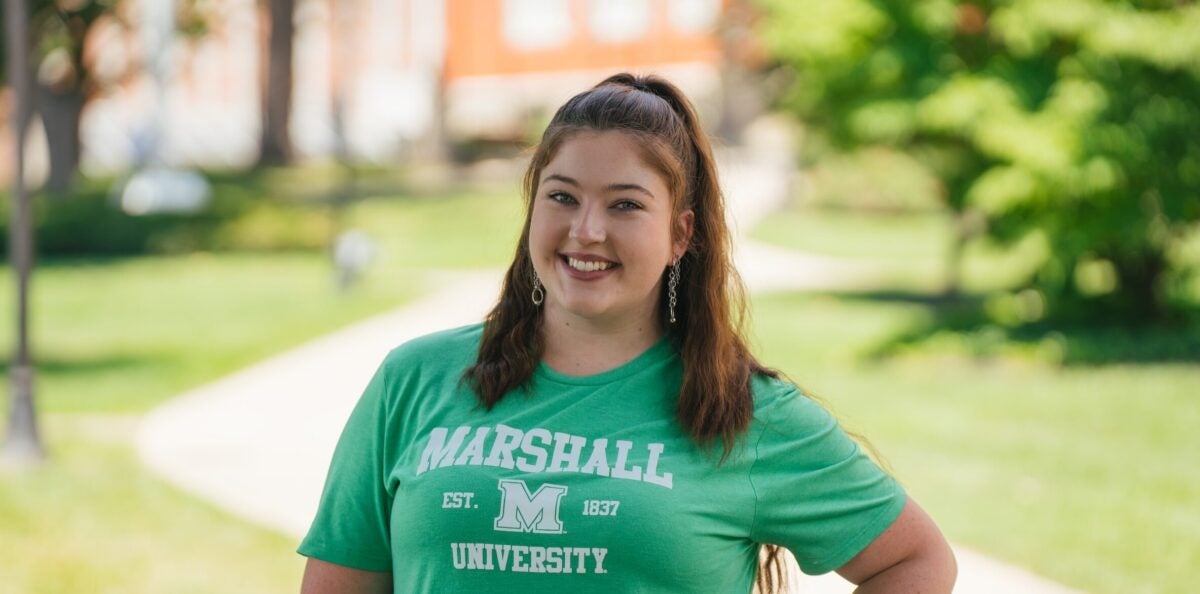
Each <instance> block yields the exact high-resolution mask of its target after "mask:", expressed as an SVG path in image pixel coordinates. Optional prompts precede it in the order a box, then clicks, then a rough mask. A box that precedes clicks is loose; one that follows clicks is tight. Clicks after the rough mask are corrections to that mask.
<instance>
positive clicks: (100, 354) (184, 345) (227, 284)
mask: <svg viewBox="0 0 1200 594" xmlns="http://www.w3.org/2000/svg"><path fill="white" fill-rule="evenodd" d="M32 286H33V291H32V297H31V298H32V304H31V312H32V322H31V330H32V337H33V338H32V340H33V345H34V356H35V359H36V360H37V362H38V365H39V369H38V372H39V373H38V399H39V406H40V408H41V409H42V410H45V411H47V412H130V411H141V410H146V409H147V408H149V407H150V406H152V405H154V404H156V403H159V402H162V401H163V400H165V399H167V398H170V397H171V396H174V395H176V394H178V393H180V392H181V391H183V390H186V389H188V388H191V387H193V386H196V385H198V384H200V383H202V382H204V381H205V380H208V379H212V378H215V377H219V376H221V375H224V374H226V373H229V372H231V371H234V370H236V369H238V368H239V367H242V366H244V365H246V364H247V363H249V362H252V361H255V360H258V359H261V358H264V357H266V356H268V355H270V354H272V353H275V352H277V351H279V350H281V349H283V348H286V347H288V346H291V345H294V344H297V343H299V342H302V341H303V340H304V339H307V338H311V337H315V336H319V335H321V334H323V333H325V332H328V331H331V330H334V329H336V328H338V327H340V326H343V325H345V324H346V323H348V322H350V321H352V320H356V319H359V318H362V317H365V316H367V315H369V314H372V313H375V312H379V311H383V310H385V309H387V308H389V307H391V306H394V305H397V304H399V303H401V302H402V301H403V300H405V299H406V298H408V297H410V296H412V295H413V294H415V293H416V291H417V290H418V289H419V284H418V283H411V284H407V283H405V282H402V281H401V280H400V279H399V278H387V277H381V276H379V275H375V276H372V277H370V278H368V279H367V282H366V283H364V284H363V285H362V286H360V287H357V288H356V289H355V290H354V291H351V292H347V293H342V292H340V291H338V290H337V289H336V287H335V286H334V283H333V281H332V273H331V271H330V265H329V264H328V262H327V258H325V257H324V256H323V255H321V254H252V255H247V254H222V255H212V254H196V255H191V256H172V257H150V256H148V257H138V258H129V259H121V260H110V261H76V262H59V263H54V264H50V265H47V266H44V267H42V268H40V269H39V270H38V271H37V273H36V275H35V277H34V282H33V285H32ZM10 303H11V295H5V296H4V299H3V301H0V310H3V311H11V305H10ZM0 326H2V328H3V331H4V334H5V335H6V336H11V335H12V329H11V318H6V319H5V320H4V323H3V324H2V325H0ZM7 348H11V345H7ZM6 350H7V349H6Z"/></svg>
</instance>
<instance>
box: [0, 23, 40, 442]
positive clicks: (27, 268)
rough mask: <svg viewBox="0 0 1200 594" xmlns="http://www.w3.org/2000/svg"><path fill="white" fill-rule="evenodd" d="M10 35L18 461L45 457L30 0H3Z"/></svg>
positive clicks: (13, 415) (12, 435)
mask: <svg viewBox="0 0 1200 594" xmlns="http://www.w3.org/2000/svg"><path fill="white" fill-rule="evenodd" d="M4 22H5V24H6V28H7V31H5V38H6V39H7V43H8V47H7V48H6V49H7V50H8V78H9V84H10V87H11V88H12V90H13V96H14V98H15V101H14V104H15V109H14V110H13V112H14V113H13V131H14V136H13V188H12V196H11V200H10V202H11V208H12V218H11V225H10V231H9V252H8V253H9V254H10V257H11V259H12V270H13V274H14V275H15V276H16V281H17V300H16V301H17V311H16V314H17V324H16V327H17V341H16V342H17V343H16V348H15V350H14V352H13V360H12V365H11V366H10V367H9V381H10V382H11V391H10V394H11V399H12V404H11V407H10V409H9V410H10V412H9V417H8V433H7V434H6V436H5V439H4V447H3V450H2V451H0V456H2V457H3V458H4V460H5V461H7V462H10V463H17V464H35V463H38V462H40V461H42V460H43V459H45V456H46V453H45V448H43V447H42V441H41V438H40V437H39V435H38V428H37V414H36V411H35V409H34V407H33V363H32V362H31V361H30V356H29V276H30V272H31V271H32V269H33V218H32V216H31V208H30V207H31V205H30V199H29V192H28V191H27V189H26V188H25V131H26V130H27V129H28V127H29V119H30V114H31V113H32V93H31V92H30V91H31V90H32V89H31V83H32V80H31V78H30V77H31V71H30V68H29V37H28V35H29V31H28V25H29V12H28V7H27V6H26V2H25V0H5V1H4Z"/></svg>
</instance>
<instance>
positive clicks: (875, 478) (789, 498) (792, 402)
mask: <svg viewBox="0 0 1200 594" xmlns="http://www.w3.org/2000/svg"><path fill="white" fill-rule="evenodd" d="M755 416H756V419H757V420H758V421H759V422H761V423H762V425H763V427H762V433H761V435H760V436H759V440H758V442H757V445H756V455H757V458H756V460H755V462H754V465H753V466H752V467H751V470H750V484H751V486H752V488H753V489H754V494H755V514H754V525H753V527H752V529H751V537H752V538H753V539H754V540H755V541H757V542H763V543H770V544H778V545H782V546H784V547H786V548H787V549H788V550H790V551H791V552H792V554H793V555H795V557H796V561H797V562H798V563H799V564H800V569H801V570H802V571H804V573H807V574H810V575H817V574H822V573H826V572H828V571H832V570H834V569H837V568H839V567H841V566H842V565H844V564H846V562H848V561H849V560H850V559H852V558H853V557H854V556H855V555H857V554H858V553H859V552H861V551H862V550H863V549H864V548H866V546H867V545H868V544H870V543H871V541H873V540H875V538H876V537H877V536H879V535H880V534H881V533H882V532H883V531H884V530H885V529H887V527H888V526H890V525H891V524H892V522H893V521H894V520H895V519H896V517H897V516H899V515H900V510H901V509H902V508H903V507H904V503H905V499H906V496H905V493H904V490H903V489H902V488H901V487H900V485H899V484H898V483H897V482H896V481H895V480H894V479H893V478H892V477H891V476H890V475H888V474H887V473H886V472H884V471H883V470H882V469H881V468H879V466H878V465H876V464H875V462H874V461H872V460H871V459H870V458H869V457H867V455H866V454H865V453H864V452H863V451H862V449H861V448H860V447H859V445H858V444H857V443H855V442H854V440H852V439H850V437H849V436H848V435H847V434H846V433H845V431H843V430H842V428H841V427H840V426H839V425H838V423H837V421H836V420H835V419H834V418H833V416H832V415H830V414H829V413H828V412H827V411H826V410H825V409H824V408H823V407H822V406H821V405H819V404H817V403H816V402H814V401H812V400H811V399H809V398H807V397H805V396H804V395H802V394H800V393H799V392H798V391H796V390H795V389H794V388H791V389H789V390H788V391H787V392H786V393H784V394H781V395H780V396H779V397H778V398H776V399H774V400H773V401H772V402H771V403H769V404H767V405H766V406H765V407H764V408H763V409H761V410H759V411H757V412H756V414H755Z"/></svg>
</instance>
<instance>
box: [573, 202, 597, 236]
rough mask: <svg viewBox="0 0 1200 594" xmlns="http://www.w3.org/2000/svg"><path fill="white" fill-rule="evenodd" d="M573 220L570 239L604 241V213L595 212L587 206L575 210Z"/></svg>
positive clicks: (593, 208)
mask: <svg viewBox="0 0 1200 594" xmlns="http://www.w3.org/2000/svg"><path fill="white" fill-rule="evenodd" d="M577 213H578V214H577V215H576V216H575V220H574V221H572V222H571V239H574V240H575V241H577V242H579V243H581V244H589V243H600V242H602V241H604V238H605V230H604V213H603V212H597V209H596V208H595V207H592V206H589V207H587V208H581V209H579V210H578V211H577Z"/></svg>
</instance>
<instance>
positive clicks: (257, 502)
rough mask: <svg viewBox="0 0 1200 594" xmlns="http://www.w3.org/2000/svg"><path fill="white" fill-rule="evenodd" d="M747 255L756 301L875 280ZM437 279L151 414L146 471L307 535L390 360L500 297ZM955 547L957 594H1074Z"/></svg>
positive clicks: (746, 251) (825, 266)
mask: <svg viewBox="0 0 1200 594" xmlns="http://www.w3.org/2000/svg"><path fill="white" fill-rule="evenodd" d="M768 173H769V172H768ZM725 175H726V180H732V182H727V184H728V185H729V186H730V187H734V188H737V189H738V192H739V195H735V196H732V197H731V205H733V204H735V203H736V199H737V198H739V196H745V195H746V192H758V193H759V203H757V204H754V205H750V206H748V207H747V206H744V203H743V206H742V207H737V206H733V207H732V208H731V210H732V211H733V216H734V217H735V218H737V219H740V221H741V222H742V223H743V224H744V225H745V224H746V221H747V220H753V219H754V218H755V217H758V216H762V214H763V213H765V212H768V209H767V208H766V207H764V206H763V205H762V202H764V200H763V199H762V197H763V196H770V195H778V194H779V193H780V192H783V191H785V189H786V188H785V187H781V186H780V185H779V184H780V182H779V179H780V178H779V176H778V175H776V176H775V177H773V178H772V177H771V176H770V175H764V174H763V172H762V171H758V170H755V169H754V168H753V167H749V166H747V167H745V168H742V169H741V170H738V169H737V168H734V169H732V170H727V171H726V174H725ZM771 184H774V185H773V186H772V185H771ZM751 201H752V200H750V199H746V200H745V201H744V202H751ZM767 204H768V206H770V204H769V202H768V203H767ZM755 209H757V212H755ZM738 245H739V246H740V247H739V251H738V253H737V258H738V267H739V270H741V271H742V274H743V277H744V278H745V280H746V282H747V285H748V287H749V288H750V290H752V291H765V290H776V289H804V288H828V287H844V286H854V285H856V284H857V283H859V282H862V281H863V280H864V278H865V276H864V275H865V273H866V271H856V270H852V269H848V268H847V267H846V265H845V264H844V263H840V262H836V261H832V260H829V259H825V258H820V257H816V256H810V255H803V254H796V253H792V252H788V251H787V250H780V249H777V248H771V247H768V246H763V245H758V244H755V243H753V242H746V241H740V242H739V243H738ZM433 280H434V284H435V286H437V287H439V288H438V289H437V290H435V291H434V292H433V293H432V294H430V295H428V296H426V297H425V298H423V299H421V300H419V301H417V302H415V303H413V304H411V305H409V306H407V307H404V308H402V309H399V310H397V311H393V312H391V313H387V314H384V315H381V316H378V317H376V318H373V319H370V320H367V321H364V322H361V323H359V324H356V325H353V326H350V327H348V328H345V329H343V330H341V331H339V332H336V333H334V334H331V335H329V336H326V337H323V338H320V339H318V340H315V341H313V342H311V343H308V344H306V345H303V346H301V347H299V348H296V349H294V350H292V351H289V352H286V353H283V354H281V355H278V356H276V357H273V358H271V359H269V360H267V361H264V362H262V363H259V364H257V365H254V366H253V367H250V368H248V369H246V370H244V371H241V372H239V373H236V374H234V375H232V376H229V377H226V378H224V379H222V380H219V381H217V382H214V383H212V384H209V385H207V386H203V387H201V388H199V389H197V390H194V391H192V392H190V393H187V394H184V395H182V396H180V397H178V398H176V399H174V400H172V401H170V402H168V403H167V404H165V405H163V406H161V407H159V408H157V409H155V410H153V411H151V412H150V413H149V414H148V415H147V416H146V417H145V419H144V421H143V422H142V424H141V426H140V429H139V434H138V440H137V445H138V452H139V455H140V457H141V459H142V461H143V462H144V463H145V464H146V465H147V466H149V467H150V468H151V469H152V470H154V471H155V472H157V473H158V474H160V475H162V476H163V477H164V478H165V479H166V480H168V481H169V482H171V483H174V484H176V485H178V486H180V487H182V488H183V489H185V490H187V491H190V492H192V493H194V494H196V495H199V496H201V497H203V498H205V499H207V500H209V501H211V502H213V503H215V504H216V505H218V506H220V507H222V508H225V509H227V510H229V511H230V512H232V513H234V514H236V515H238V516H241V517H242V518H245V519H247V520H249V521H252V522H256V523H258V524H262V525H265V526H269V527H271V528H275V529H278V530H280V531H282V532H283V533H286V534H289V535H292V536H295V537H300V536H301V535H303V534H304V532H305V531H306V530H307V528H308V524H309V522H310V521H311V519H312V517H313V514H314V512H315V510H316V507H317V502H318V499H319V497H320V493H321V488H322V484H323V481H324V474H325V470H326V468H327V466H328V464H329V459H330V456H331V455H332V451H333V447H334V444H335V442H336V440H337V437H338V434H339V432H340V430H341V427H342V425H343V424H344V423H345V420H346V418H347V417H348V416H349V414H350V410H351V408H352V407H353V405H354V402H355V400H356V399H357V397H358V395H359V393H360V392H361V391H362V389H363V388H364V387H365V386H366V383H367V381H368V379H369V378H370V376H371V373H372V372H373V371H374V369H375V367H376V366H377V365H378V364H379V362H380V361H381V360H382V358H383V356H384V355H385V354H386V353H387V351H388V350H389V349H391V348H392V347H394V346H396V345H398V344H400V343H402V342H404V341H406V340H408V339H410V338H413V337H416V336H420V335H422V334H426V333H428V332H432V331H435V330H439V329H443V328H449V327H453V326H458V325H463V324H468V323H472V322H476V321H478V320H480V319H481V318H482V316H483V314H484V313H485V312H486V311H487V309H488V308H489V307H490V306H491V305H492V302H493V300H494V298H495V296H496V295H497V294H498V287H499V280H500V273H499V272H498V271H479V272H469V273H458V274H447V275H444V276H441V277H438V278H435V279H433ZM955 548H956V551H957V554H958V560H959V564H960V571H959V573H960V576H959V585H958V587H957V588H956V592H961V593H966V594H985V593H986V594H991V593H997V594H998V593H1001V592H1003V593H1013V592H1020V593H1026V594H1067V593H1069V592H1070V591H1069V590H1067V589H1065V588H1062V587H1060V586H1058V585H1056V584H1053V583H1050V582H1048V581H1046V580H1043V579H1040V578H1037V577H1036V576H1033V575H1032V574H1030V573H1028V572H1026V571H1023V570H1021V569H1018V568H1015V567H1011V566H1007V565H1004V564H1001V563H999V562H997V561H994V560H992V559H989V558H987V557H984V556H982V555H979V554H977V553H974V552H972V551H970V550H967V549H964V548H962V547H955ZM800 588H801V590H802V591H803V592H806V593H808V592H814V593H818V594H826V593H829V594H832V593H838V592H849V591H850V590H851V587H850V585H849V584H848V583H847V582H845V581H843V580H841V579H840V578H838V577H837V576H836V575H834V574H830V575H829V576H825V577H822V578H817V579H813V578H807V577H805V578H803V581H802V583H801V585H800Z"/></svg>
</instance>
